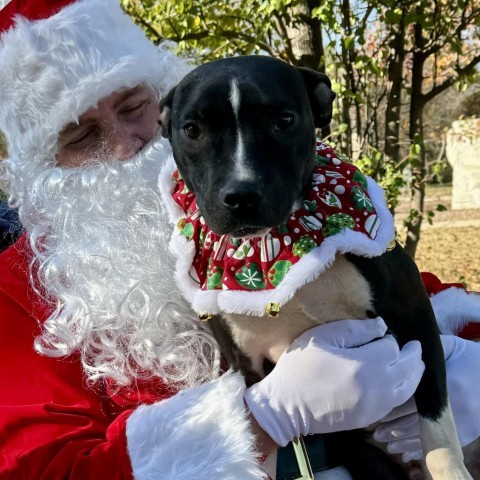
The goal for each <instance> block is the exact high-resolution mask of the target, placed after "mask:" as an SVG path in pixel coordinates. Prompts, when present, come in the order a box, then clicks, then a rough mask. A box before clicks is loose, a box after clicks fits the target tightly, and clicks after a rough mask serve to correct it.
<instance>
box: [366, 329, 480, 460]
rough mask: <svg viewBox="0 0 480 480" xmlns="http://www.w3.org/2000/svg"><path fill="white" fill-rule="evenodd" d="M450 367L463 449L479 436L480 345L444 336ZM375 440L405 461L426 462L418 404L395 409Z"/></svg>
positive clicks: (452, 400) (452, 397) (451, 395)
mask: <svg viewBox="0 0 480 480" xmlns="http://www.w3.org/2000/svg"><path fill="white" fill-rule="evenodd" d="M442 344H443V350H444V352H445V360H446V367H447V384H448V396H449V398H450V404H451V406H452V411H453V417H454V419H455V425H456V427H457V433H458V437H459V439H460V443H461V445H462V447H464V446H466V445H468V444H470V443H471V442H473V441H474V440H476V439H477V438H479V437H480V382H478V381H476V378H478V372H479V370H480V343H476V342H473V341H471V340H464V339H462V338H459V337H456V336H453V335H442ZM374 438H375V440H377V441H379V442H385V443H387V449H388V451H389V452H390V453H399V454H401V455H402V459H403V461H404V462H408V461H410V460H421V459H423V457H424V455H423V451H422V446H421V442H420V423H419V418H418V413H417V409H416V406H415V401H414V400H413V398H412V399H410V400H409V401H408V402H407V403H406V404H404V405H401V406H400V407H398V408H395V409H394V410H393V411H392V412H391V413H390V414H389V415H388V416H387V417H385V418H384V419H383V420H382V423H381V424H380V425H379V426H378V427H377V428H376V430H375V433H374Z"/></svg>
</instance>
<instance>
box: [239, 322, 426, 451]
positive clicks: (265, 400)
mask: <svg viewBox="0 0 480 480" xmlns="http://www.w3.org/2000/svg"><path fill="white" fill-rule="evenodd" d="M386 330H387V327H386V325H385V323H384V321H383V320H382V319H381V318H375V319H369V320H341V321H338V322H333V323H328V324H326V325H321V326H318V327H315V328H312V329H311V330H308V331H307V332H305V333H303V334H302V335H301V336H300V337H298V338H297V339H296V340H295V341H294V342H293V343H292V344H291V346H290V347H289V348H288V349H287V350H286V351H285V352H284V353H283V354H282V355H281V356H280V358H279V360H278V363H277V364H276V366H275V368H274V369H273V370H272V372H271V373H270V374H269V375H267V376H266V377H265V378H264V379H263V380H262V381H260V382H259V383H256V384H255V385H253V386H252V387H250V388H248V389H247V390H246V392H245V400H246V402H247V404H248V407H249V408H250V411H251V412H252V414H253V416H254V417H255V419H256V421H257V422H258V424H259V425H260V426H261V427H262V428H263V430H265V432H266V433H267V434H268V435H270V437H271V438H272V439H273V440H274V441H275V442H276V443H277V444H278V445H281V446H284V445H286V444H287V443H288V442H290V441H291V440H292V439H293V438H294V437H298V436H300V435H306V434H309V433H327V432H336V431H340V430H351V429H354V428H362V427H366V426H367V425H370V424H371V423H373V422H375V421H378V420H379V419H381V418H383V417H384V416H385V415H386V414H387V413H388V412H390V411H391V410H392V408H394V407H396V406H398V405H400V404H402V403H404V402H405V401H406V400H407V399H408V398H410V397H411V396H412V395H413V393H414V392H415V390H416V388H417V386H418V383H419V381H420V378H421V377H422V374H423V371H424V368H425V366H424V364H423V362H422V361H421V347H420V344H419V342H416V341H415V342H409V343H408V344H407V345H405V347H404V348H403V349H402V350H401V351H400V349H399V347H398V344H397V342H396V341H395V340H394V339H393V337H392V336H391V335H386V336H384V335H385V332H386ZM380 337H382V338H380ZM377 338H379V340H377V341H375V342H372V340H375V339H377ZM369 342H372V343H369Z"/></svg>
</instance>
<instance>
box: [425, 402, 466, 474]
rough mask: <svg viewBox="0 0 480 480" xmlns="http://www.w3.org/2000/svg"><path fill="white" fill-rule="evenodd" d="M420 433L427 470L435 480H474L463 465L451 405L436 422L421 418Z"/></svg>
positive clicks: (448, 404)
mask: <svg viewBox="0 0 480 480" xmlns="http://www.w3.org/2000/svg"><path fill="white" fill-rule="evenodd" d="M420 433H421V438H422V447H423V450H424V453H425V461H426V464H427V468H428V471H429V472H430V474H431V476H432V478H433V479H434V480H437V479H438V480H464V479H471V478H472V477H471V476H470V474H469V473H468V470H467V469H466V467H465V465H464V463H463V452H462V449H461V447H460V444H459V443H458V440H457V439H458V436H457V431H456V428H455V422H454V420H453V414H452V410H451V408H450V403H447V405H446V407H445V409H444V410H443V412H442V413H441V415H440V417H438V418H437V419H435V420H432V419H429V418H427V417H422V416H420Z"/></svg>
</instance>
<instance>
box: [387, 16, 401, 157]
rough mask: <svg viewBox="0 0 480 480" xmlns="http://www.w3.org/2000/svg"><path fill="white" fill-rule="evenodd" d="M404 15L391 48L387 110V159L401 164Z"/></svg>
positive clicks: (394, 35)
mask: <svg viewBox="0 0 480 480" xmlns="http://www.w3.org/2000/svg"><path fill="white" fill-rule="evenodd" d="M404 20H405V19H404V15H402V18H401V20H400V22H399V24H398V26H397V28H396V30H395V32H394V33H393V37H392V41H391V42H390V48H391V51H392V53H393V55H392V58H391V59H390V60H389V63H388V79H389V81H390V91H389V93H388V98H387V110H386V111H385V148H384V152H385V161H386V162H388V161H390V162H393V163H395V164H397V165H399V164H400V160H401V159H400V115H401V104H402V103H401V100H402V86H403V62H404V60H405V21H404Z"/></svg>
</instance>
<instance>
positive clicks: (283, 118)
mask: <svg viewBox="0 0 480 480" xmlns="http://www.w3.org/2000/svg"><path fill="white" fill-rule="evenodd" d="M293 119H294V117H293V114H291V113H287V112H283V113H281V114H280V115H279V117H278V118H277V122H276V123H275V128H276V129H277V130H286V129H287V128H288V127H290V126H291V125H292V123H293Z"/></svg>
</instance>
